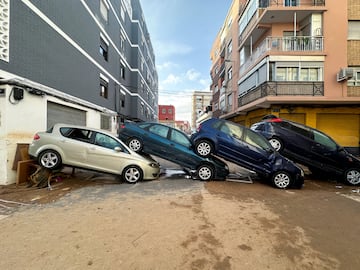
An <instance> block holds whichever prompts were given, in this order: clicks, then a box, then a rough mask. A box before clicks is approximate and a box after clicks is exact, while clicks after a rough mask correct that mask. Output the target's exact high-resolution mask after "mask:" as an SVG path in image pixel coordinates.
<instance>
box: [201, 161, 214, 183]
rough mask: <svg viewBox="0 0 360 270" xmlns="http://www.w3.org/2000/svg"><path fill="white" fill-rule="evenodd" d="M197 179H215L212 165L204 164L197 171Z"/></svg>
mask: <svg viewBox="0 0 360 270" xmlns="http://www.w3.org/2000/svg"><path fill="white" fill-rule="evenodd" d="M197 177H198V178H199V179H200V180H202V181H207V180H210V179H212V178H213V177H214V170H213V168H212V167H211V166H210V165H206V164H203V165H201V166H199V168H198V169H197Z"/></svg>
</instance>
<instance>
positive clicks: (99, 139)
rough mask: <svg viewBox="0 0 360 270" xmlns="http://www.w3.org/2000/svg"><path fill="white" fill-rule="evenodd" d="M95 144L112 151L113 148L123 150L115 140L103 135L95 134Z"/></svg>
mask: <svg viewBox="0 0 360 270" xmlns="http://www.w3.org/2000/svg"><path fill="white" fill-rule="evenodd" d="M95 144H96V145H99V146H101V147H105V148H109V149H114V148H115V147H120V148H121V149H123V147H122V145H121V144H120V143H119V142H118V141H117V140H115V139H114V138H111V137H110V136H108V135H106V134H103V133H96V135H95Z"/></svg>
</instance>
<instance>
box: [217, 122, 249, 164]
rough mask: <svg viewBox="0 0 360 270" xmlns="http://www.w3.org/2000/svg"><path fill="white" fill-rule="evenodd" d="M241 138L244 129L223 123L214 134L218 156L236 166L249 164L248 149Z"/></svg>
mask: <svg viewBox="0 0 360 270" xmlns="http://www.w3.org/2000/svg"><path fill="white" fill-rule="evenodd" d="M243 136H244V127H242V126H239V125H236V124H232V123H230V122H228V121H226V122H223V124H222V125H220V126H219V127H218V132H217V134H216V138H217V142H218V154H219V156H222V157H224V158H226V159H229V160H231V161H233V162H235V163H238V164H241V163H249V161H248V156H249V153H248V151H249V149H248V147H247V145H246V143H245V142H244V141H243V139H242V137H243Z"/></svg>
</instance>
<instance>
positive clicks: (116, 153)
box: [29, 124, 160, 183]
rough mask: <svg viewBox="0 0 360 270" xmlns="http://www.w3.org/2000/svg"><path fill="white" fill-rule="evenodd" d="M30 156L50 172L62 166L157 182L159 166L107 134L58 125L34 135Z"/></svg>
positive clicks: (134, 180) (130, 181)
mask: <svg viewBox="0 0 360 270" xmlns="http://www.w3.org/2000/svg"><path fill="white" fill-rule="evenodd" d="M29 155H30V156H31V157H34V158H35V159H37V161H38V163H39V164H40V165H41V166H43V167H45V168H48V169H59V168H61V167H62V166H63V165H67V166H71V167H78V168H83V169H89V170H95V171H101V172H105V173H110V174H115V175H121V176H122V178H123V179H124V180H125V181H126V182H128V183H136V182H137V181H141V180H143V179H144V180H153V179H157V178H158V177H159V174H160V165H159V163H158V162H156V161H155V160H153V159H152V158H150V157H145V156H142V155H139V154H137V153H136V152H134V151H132V150H131V149H130V148H129V147H127V146H126V145H125V144H124V143H123V142H122V141H121V140H120V139H118V138H116V137H115V136H113V135H112V134H111V133H108V132H106V131H104V130H98V129H93V128H88V127H82V126H75V125H67V124H55V125H54V126H53V127H52V128H51V129H49V130H48V131H46V132H38V133H36V134H35V135H34V138H33V141H32V143H31V144H30V146H29Z"/></svg>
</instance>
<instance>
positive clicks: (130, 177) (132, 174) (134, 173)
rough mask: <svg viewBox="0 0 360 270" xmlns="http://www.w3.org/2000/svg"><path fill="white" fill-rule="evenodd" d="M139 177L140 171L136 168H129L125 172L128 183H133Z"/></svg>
mask: <svg viewBox="0 0 360 270" xmlns="http://www.w3.org/2000/svg"><path fill="white" fill-rule="evenodd" d="M139 178H140V172H139V170H138V169H136V168H130V169H128V170H127V171H126V172H125V179H126V181H127V182H129V183H135V182H136V181H138V180H139Z"/></svg>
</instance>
